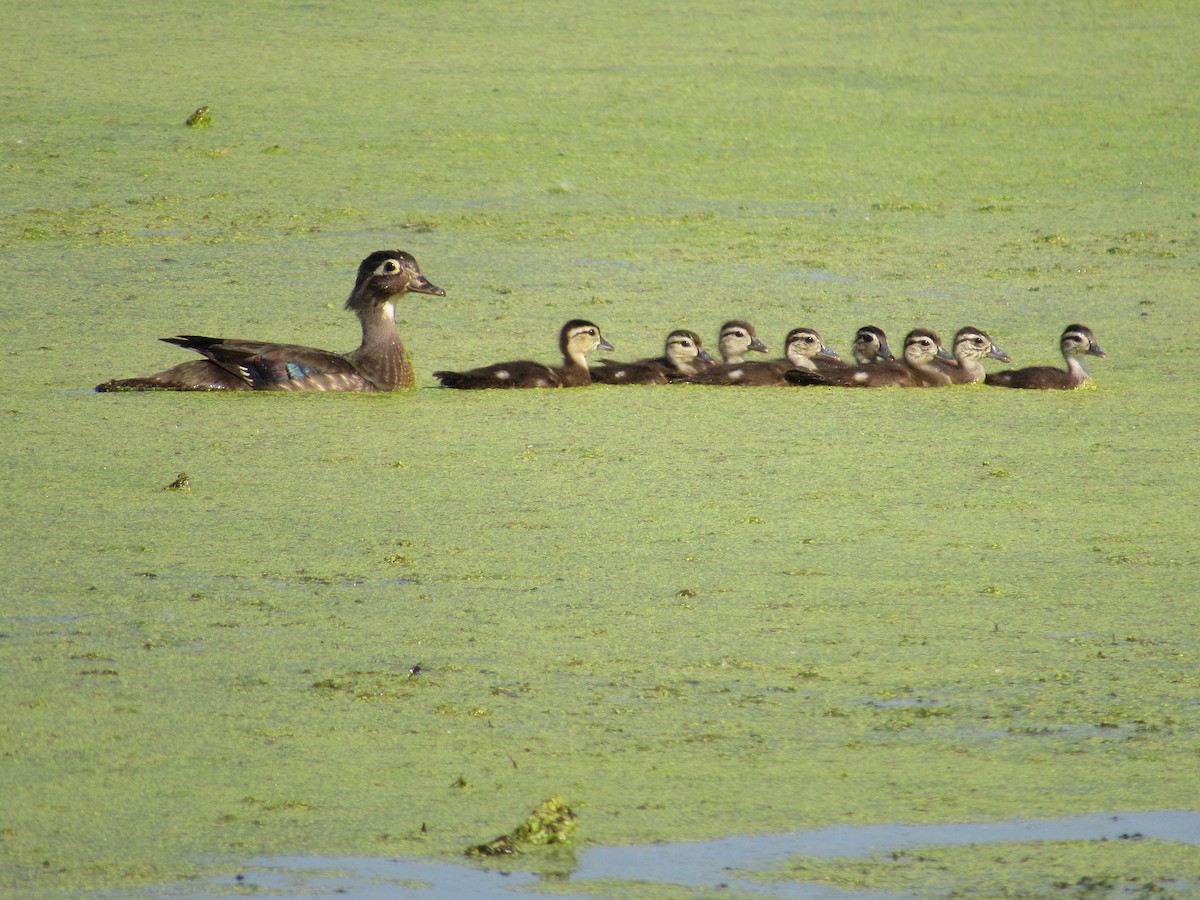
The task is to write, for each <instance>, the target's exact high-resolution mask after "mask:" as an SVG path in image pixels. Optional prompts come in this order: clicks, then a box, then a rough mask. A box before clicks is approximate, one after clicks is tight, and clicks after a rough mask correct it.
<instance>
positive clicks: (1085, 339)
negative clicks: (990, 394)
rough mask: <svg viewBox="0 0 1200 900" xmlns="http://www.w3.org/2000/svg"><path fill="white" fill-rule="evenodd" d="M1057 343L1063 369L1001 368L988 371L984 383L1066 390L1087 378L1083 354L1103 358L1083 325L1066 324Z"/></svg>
mask: <svg viewBox="0 0 1200 900" xmlns="http://www.w3.org/2000/svg"><path fill="white" fill-rule="evenodd" d="M1059 347H1060V348H1061V349H1062V355H1063V359H1065V360H1066V361H1067V370H1066V371H1065V372H1064V371H1063V370H1062V369H1056V368H1054V367H1053V366H1031V367H1029V368H1027V369H1009V370H1007V371H1005V372H992V373H991V374H989V375H988V376H987V379H986V380H987V383H988V384H994V385H996V386H997V387H1009V388H1031V389H1033V390H1042V391H1070V390H1074V389H1075V388H1077V387H1079V386H1080V385H1081V384H1083V383H1084V382H1085V381H1087V380H1088V373H1087V369H1086V368H1084V365H1083V357H1085V356H1098V357H1100V359H1105V358H1106V356H1107V354H1106V353H1105V352H1104V351H1103V350H1101V349H1100V345H1099V344H1097V343H1096V336H1095V335H1094V334H1092V330H1091V329H1090V328H1088V327H1086V326H1084V325H1068V326H1067V328H1066V330H1065V331H1064V332H1063V333H1062V337H1061V338H1060V339H1059Z"/></svg>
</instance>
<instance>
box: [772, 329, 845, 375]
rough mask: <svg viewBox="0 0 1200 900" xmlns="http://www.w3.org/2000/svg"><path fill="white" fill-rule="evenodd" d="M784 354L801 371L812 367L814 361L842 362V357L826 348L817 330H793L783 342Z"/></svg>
mask: <svg viewBox="0 0 1200 900" xmlns="http://www.w3.org/2000/svg"><path fill="white" fill-rule="evenodd" d="M783 354H784V356H786V357H787V358H788V362H790V363H791V364H792V365H793V366H796V367H797V368H801V369H807V368H811V367H812V360H814V359H817V358H818V357H820V358H821V359H830V360H841V357H840V356H838V355H837V354H836V353H834V352H833V351H832V350H830V349H829V348H828V347H826V346H825V342H824V341H823V340H821V335H819V334H818V333H817V332H816V330H814V329H812V328H793V329H792V330H791V331H789V332H788V333H787V337H786V338H784V340H783Z"/></svg>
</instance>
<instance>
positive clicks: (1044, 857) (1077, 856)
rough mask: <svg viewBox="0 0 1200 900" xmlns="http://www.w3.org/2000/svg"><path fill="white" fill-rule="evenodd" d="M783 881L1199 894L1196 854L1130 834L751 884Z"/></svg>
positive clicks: (808, 860) (925, 890) (942, 852)
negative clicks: (1117, 838) (1117, 837)
mask: <svg viewBox="0 0 1200 900" xmlns="http://www.w3.org/2000/svg"><path fill="white" fill-rule="evenodd" d="M781 876H782V877H785V878H787V879H789V880H795V881H801V882H815V883H818V884H828V885H834V886H836V887H838V888H840V889H842V890H867V891H889V892H903V893H904V894H905V895H913V896H921V897H963V896H971V897H1063V898H1067V897H1070V898H1082V897H1114V896H1121V897H1127V896H1146V897H1184V896H1187V897H1192V896H1195V895H1196V893H1197V892H1198V891H1200V851H1198V850H1197V848H1196V847H1194V846H1191V845H1188V844H1180V843H1176V842H1173V841H1163V840H1147V839H1143V838H1142V837H1141V836H1140V835H1136V834H1132V835H1126V836H1124V837H1123V838H1121V839H1119V840H1096V841H1052V842H1029V843H981V844H969V845H966V846H931V847H920V848H915V849H906V850H898V851H894V852H889V853H877V854H873V855H871V856H867V857H861V858H858V857H851V858H834V859H830V858H827V857H816V856H804V857H796V858H794V859H793V860H792V861H790V862H789V863H788V864H787V865H786V866H784V867H782V868H781V869H780V870H776V871H775V872H773V873H770V874H768V875H758V874H752V875H750V876H749V877H751V878H754V879H755V880H765V879H772V880H774V879H778V878H779V877H781Z"/></svg>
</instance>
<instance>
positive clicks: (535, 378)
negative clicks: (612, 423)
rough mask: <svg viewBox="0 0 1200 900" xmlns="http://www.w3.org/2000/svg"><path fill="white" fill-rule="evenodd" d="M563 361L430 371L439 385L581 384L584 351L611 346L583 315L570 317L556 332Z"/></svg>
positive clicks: (587, 376)
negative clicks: (553, 366)
mask: <svg viewBox="0 0 1200 900" xmlns="http://www.w3.org/2000/svg"><path fill="white" fill-rule="evenodd" d="M558 346H559V349H560V350H562V355H563V364H562V365H561V366H558V367H557V368H552V367H551V366H544V365H542V364H541V363H538V362H532V361H531V360H524V359H522V360H516V361H514V362H503V363H495V364H493V365H490V366H482V367H480V368H478V369H468V370H467V371H466V372H434V373H433V377H434V378H436V379H438V381H440V382H441V383H442V386H443V387H449V388H462V389H468V390H478V389H483V388H548V387H582V386H584V385H588V384H591V383H592V375H591V370H590V369H589V368H588V362H587V357H586V356H585V355H584V354H586V353H590V352H592V351H593V350H612V349H613V345H612V344H610V343H609V342H608V341H606V340H605V339H604V338H603V337H602V336H601V335H600V329H599V328H598V327H597V326H596V325H594V324H592V323H591V322H586V321H584V320H583V319H572V320H571V321H570V322H567V324H565V325H564V326H563V327H562V330H561V331H560V332H559V335H558Z"/></svg>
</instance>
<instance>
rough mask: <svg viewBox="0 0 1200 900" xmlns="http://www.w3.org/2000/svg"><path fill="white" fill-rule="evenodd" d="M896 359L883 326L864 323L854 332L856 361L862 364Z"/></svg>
mask: <svg viewBox="0 0 1200 900" xmlns="http://www.w3.org/2000/svg"><path fill="white" fill-rule="evenodd" d="M893 359H895V357H894V356H892V351H891V349H890V348H889V347H888V342H887V335H886V334H884V333H883V329H882V328H878V327H876V326H875V325H864V326H863V327H862V328H860V329H858V331H856V332H855V333H854V361H855V362H856V363H858V364H859V365H860V366H861V365H865V364H867V363H873V362H879V361H880V360H884V361H888V360H893Z"/></svg>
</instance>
